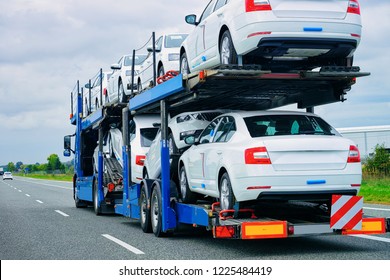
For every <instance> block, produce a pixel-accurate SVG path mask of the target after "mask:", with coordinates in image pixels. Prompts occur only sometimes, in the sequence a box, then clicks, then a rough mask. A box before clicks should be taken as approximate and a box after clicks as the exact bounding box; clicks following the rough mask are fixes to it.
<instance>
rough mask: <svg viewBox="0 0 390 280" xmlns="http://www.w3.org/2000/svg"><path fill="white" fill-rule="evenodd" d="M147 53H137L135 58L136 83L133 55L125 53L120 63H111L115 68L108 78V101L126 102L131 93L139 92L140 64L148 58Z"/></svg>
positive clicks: (112, 67)
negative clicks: (132, 73)
mask: <svg viewBox="0 0 390 280" xmlns="http://www.w3.org/2000/svg"><path fill="white" fill-rule="evenodd" d="M146 56H147V55H146V54H136V55H135V59H134V84H132V83H131V81H132V75H131V72H132V65H133V55H132V54H128V55H123V56H122V57H121V58H120V59H119V61H118V63H114V64H112V65H111V69H112V70H113V72H112V75H111V77H110V79H109V80H108V81H109V82H108V101H109V102H118V101H119V102H126V101H127V100H128V98H129V97H130V95H131V90H132V89H133V94H136V93H137V80H138V73H139V68H140V65H141V64H142V63H143V62H144V60H145V59H146Z"/></svg>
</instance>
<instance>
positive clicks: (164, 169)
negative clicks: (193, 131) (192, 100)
mask: <svg viewBox="0 0 390 280" xmlns="http://www.w3.org/2000/svg"><path fill="white" fill-rule="evenodd" d="M160 106H161V194H162V195H161V202H162V231H163V232H167V231H168V230H170V229H174V228H175V227H176V218H175V214H174V211H173V209H172V208H171V207H170V196H171V191H170V186H171V182H170V161H169V143H168V105H167V103H166V102H165V100H162V101H161V103H160Z"/></svg>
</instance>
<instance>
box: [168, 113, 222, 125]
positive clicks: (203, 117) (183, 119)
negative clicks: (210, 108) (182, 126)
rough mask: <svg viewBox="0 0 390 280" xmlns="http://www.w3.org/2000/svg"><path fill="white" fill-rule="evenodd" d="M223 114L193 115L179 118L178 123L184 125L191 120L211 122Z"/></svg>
mask: <svg viewBox="0 0 390 280" xmlns="http://www.w3.org/2000/svg"><path fill="white" fill-rule="evenodd" d="M221 114H222V113H221V112H207V113H193V114H188V115H184V116H180V117H177V119H176V121H177V123H182V122H186V121H190V120H198V121H209V122H211V121H212V120H213V119H214V118H216V117H218V116H219V115H221Z"/></svg>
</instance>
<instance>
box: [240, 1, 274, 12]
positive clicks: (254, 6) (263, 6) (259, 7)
mask: <svg viewBox="0 0 390 280" xmlns="http://www.w3.org/2000/svg"><path fill="white" fill-rule="evenodd" d="M245 9H246V12H256V11H271V10H272V8H271V5H270V3H269V0H245Z"/></svg>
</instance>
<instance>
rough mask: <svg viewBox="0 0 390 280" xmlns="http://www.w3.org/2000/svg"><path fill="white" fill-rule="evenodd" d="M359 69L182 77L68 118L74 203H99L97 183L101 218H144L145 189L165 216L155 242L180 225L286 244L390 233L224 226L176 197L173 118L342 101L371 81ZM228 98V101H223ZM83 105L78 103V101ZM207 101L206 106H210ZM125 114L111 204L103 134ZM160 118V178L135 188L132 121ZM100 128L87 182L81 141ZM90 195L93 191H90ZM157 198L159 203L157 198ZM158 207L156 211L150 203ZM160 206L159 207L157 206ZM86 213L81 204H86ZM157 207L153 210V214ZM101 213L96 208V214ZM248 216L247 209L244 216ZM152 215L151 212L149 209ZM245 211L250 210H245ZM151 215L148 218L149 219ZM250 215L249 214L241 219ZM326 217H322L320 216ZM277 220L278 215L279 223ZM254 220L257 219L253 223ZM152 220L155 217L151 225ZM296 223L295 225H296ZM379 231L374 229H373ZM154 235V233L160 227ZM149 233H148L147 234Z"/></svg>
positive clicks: (368, 223)
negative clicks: (293, 239)
mask: <svg viewBox="0 0 390 280" xmlns="http://www.w3.org/2000/svg"><path fill="white" fill-rule="evenodd" d="M367 75H369V73H365V72H360V69H359V68H358V67H333V68H332V67H324V68H322V69H321V70H320V71H299V72H294V73H276V74H275V73H270V72H266V71H261V70H258V69H256V68H248V67H247V68H237V67H230V68H225V69H219V70H208V71H201V72H199V73H196V74H191V75H188V76H185V77H183V76H182V75H181V74H180V75H178V76H176V77H174V78H172V79H170V80H168V81H166V82H164V83H162V84H160V85H158V86H156V87H154V88H152V89H150V90H147V91H145V92H143V93H141V94H139V95H136V96H135V97H133V98H132V99H130V101H129V103H126V104H109V105H106V106H103V108H102V109H100V110H97V111H96V112H94V113H93V114H91V115H89V116H88V117H86V118H85V119H82V114H77V117H76V118H75V117H71V122H72V123H75V124H76V141H75V144H76V147H75V150H76V153H75V168H76V178H75V180H74V188H75V192H74V194H75V199H76V206H77V200H80V201H82V202H84V203H85V204H87V203H90V202H94V198H93V196H94V195H93V194H92V197H91V189H92V191H93V184H94V183H93V182H94V180H97V188H98V190H97V192H98V195H97V199H98V201H97V204H96V206H97V207H98V211H96V209H95V211H96V214H101V213H102V212H104V211H107V209H109V208H110V207H109V206H110V205H109V204H113V206H114V211H115V213H116V214H120V215H123V216H126V217H130V218H134V219H140V215H141V214H142V213H141V211H143V210H142V209H141V206H140V203H141V201H140V193H141V189H142V188H143V190H144V192H145V193H146V196H147V208H148V209H151V208H152V209H156V207H158V209H159V210H160V209H161V210H160V211H161V212H159V213H158V214H157V215H156V216H155V217H152V218H153V219H155V220H154V221H153V222H157V230H154V234H155V235H156V236H164V235H166V234H167V233H170V232H172V231H174V230H175V229H176V227H177V225H178V224H179V223H185V224H191V225H194V226H205V227H207V228H208V229H212V230H213V235H214V237H217V238H241V239H253V238H285V237H289V236H299V235H311V234H349V233H351V234H352V233H353V234H356V233H367V234H374V233H385V232H386V231H390V219H386V218H383V219H379V220H378V219H370V218H365V219H363V228H362V230H358V231H353V232H352V231H348V230H334V229H331V228H330V226H329V219H323V217H322V218H321V217H315V219H319V218H320V219H322V220H320V222H318V221H317V220H315V221H314V222H311V223H308V222H307V221H298V222H297V221H295V222H291V221H289V220H288V219H289V218H286V219H285V220H280V219H278V218H271V217H272V213H271V215H270V217H263V218H260V219H258V218H257V217H256V219H255V216H256V215H255V213H254V212H253V211H251V210H248V211H249V212H250V215H251V217H249V219H248V217H245V219H237V217H238V215H240V213H239V212H238V211H235V213H234V215H233V216H231V217H229V218H228V219H226V218H225V217H224V216H222V215H221V214H220V212H219V210H218V205H216V204H212V205H211V204H203V205H202V204H201V205H195V204H184V203H181V202H179V201H178V200H177V199H176V198H175V197H174V196H173V197H172V191H171V180H170V156H169V148H168V140H167V137H168V125H167V123H168V112H169V113H171V114H173V115H175V114H178V113H181V112H185V111H188V110H194V108H196V109H197V110H206V109H217V108H226V109H245V110H254V109H257V110H258V109H270V108H276V107H279V106H282V105H287V104H293V103H297V104H298V107H299V108H308V109H309V110H310V108H312V107H313V106H317V105H322V104H327V103H332V102H339V101H344V100H345V94H346V93H347V92H348V91H349V90H350V88H351V86H352V85H353V84H354V83H355V79H356V77H363V76H367ZM221 97H223V98H221ZM80 101H81V102H80ZM205 101H207V102H205ZM77 108H78V112H83V108H82V97H80V94H78V107H77ZM120 111H121V118H122V131H123V143H124V146H123V147H122V148H123V167H124V169H123V186H124V187H123V194H122V197H121V198H116V199H114V200H113V201H111V202H109V203H108V204H107V202H108V201H107V200H105V199H104V191H103V154H102V138H103V132H102V127H103V126H104V125H105V122H108V123H109V119H110V115H111V114H113V113H114V114H115V115H116V116H118V115H119V112H120ZM156 112H160V114H161V121H162V122H161V131H162V137H161V170H162V171H161V179H158V180H147V179H144V180H143V181H142V182H141V183H140V184H131V174H130V173H131V161H130V155H131V145H130V143H129V137H128V125H127V124H128V121H129V118H131V117H132V116H133V115H136V114H145V113H156ZM97 128H99V133H98V135H99V137H98V138H99V157H98V176H97V178H96V176H95V175H91V176H85V174H84V173H83V170H82V158H81V149H82V145H83V143H82V141H83V140H82V138H83V134H85V133H87V131H91V130H96V129H97ZM86 189H89V192H87V191H86ZM156 197H157V199H156ZM153 203H154V204H153ZM156 203H157V204H156ZM81 205H82V206H84V204H81ZM153 207H154V208H153ZM95 208H96V207H95ZM244 210H245V209H244ZM147 211H148V210H147ZM244 212H245V211H244ZM150 215H151V214H149V216H150ZM244 216H245V213H244ZM320 216H321V215H320ZM276 217H277V216H276ZM251 218H252V219H251ZM149 219H150V218H149ZM295 220H296V219H295ZM374 224H375V226H373V225H374ZM155 228H156V227H155ZM146 230H147V229H145V230H144V231H146Z"/></svg>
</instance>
